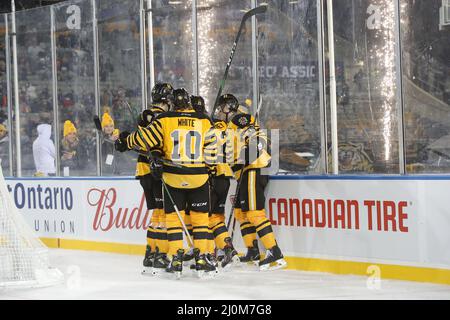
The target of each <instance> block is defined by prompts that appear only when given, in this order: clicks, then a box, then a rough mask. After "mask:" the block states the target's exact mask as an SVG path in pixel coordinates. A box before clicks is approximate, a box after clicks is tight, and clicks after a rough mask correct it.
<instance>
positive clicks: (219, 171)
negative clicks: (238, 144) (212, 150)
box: [214, 121, 233, 177]
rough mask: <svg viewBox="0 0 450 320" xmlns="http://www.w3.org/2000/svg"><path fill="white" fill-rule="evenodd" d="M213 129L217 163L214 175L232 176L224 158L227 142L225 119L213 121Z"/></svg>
mask: <svg viewBox="0 0 450 320" xmlns="http://www.w3.org/2000/svg"><path fill="white" fill-rule="evenodd" d="M214 131H215V134H216V137H217V165H216V176H217V177H232V176H233V171H231V168H230V165H229V164H228V163H227V158H226V144H227V131H228V130H227V124H226V123H225V121H215V122H214Z"/></svg>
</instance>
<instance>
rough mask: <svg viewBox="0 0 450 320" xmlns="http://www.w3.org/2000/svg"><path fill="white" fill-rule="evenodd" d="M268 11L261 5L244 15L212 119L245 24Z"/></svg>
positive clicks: (265, 6)
mask: <svg viewBox="0 0 450 320" xmlns="http://www.w3.org/2000/svg"><path fill="white" fill-rule="evenodd" d="M266 11H267V5H261V6H259V7H256V8H254V9H251V10H249V11H247V12H246V13H245V14H244V16H243V17H242V21H241V25H240V27H239V31H238V33H237V36H236V39H235V40H234V43H233V46H232V47H231V54H230V58H228V62H227V66H226V68H225V74H224V75H223V78H222V80H221V81H220V85H219V92H218V93H217V97H216V101H215V102H214V107H213V110H212V112H211V117H212V116H213V115H214V112H215V111H216V108H217V103H218V101H219V98H220V96H221V95H222V91H223V88H224V87H225V81H226V80H227V77H228V72H229V71H230V67H231V62H232V61H233V57H234V53H235V52H236V47H237V44H238V42H239V38H240V37H241V33H242V30H243V29H244V25H245V22H246V21H247V20H248V19H249V18H251V17H253V16H254V15H257V14H261V13H265V12H266Z"/></svg>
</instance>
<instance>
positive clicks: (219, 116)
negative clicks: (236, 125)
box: [213, 94, 239, 122]
mask: <svg viewBox="0 0 450 320" xmlns="http://www.w3.org/2000/svg"><path fill="white" fill-rule="evenodd" d="M238 109H239V101H238V99H237V98H236V97H235V96H234V95H232V94H224V95H222V96H220V97H219V100H218V101H217V107H216V110H215V112H214V114H213V120H221V121H225V122H229V121H230V120H231V119H232V117H233V116H234V115H235V114H236V112H237V111H238Z"/></svg>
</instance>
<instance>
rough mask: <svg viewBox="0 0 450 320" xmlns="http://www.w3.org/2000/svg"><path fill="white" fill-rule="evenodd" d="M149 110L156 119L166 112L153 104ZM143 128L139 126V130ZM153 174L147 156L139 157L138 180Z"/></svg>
mask: <svg viewBox="0 0 450 320" xmlns="http://www.w3.org/2000/svg"><path fill="white" fill-rule="evenodd" d="M147 110H150V111H151V112H152V114H153V115H154V117H155V118H156V117H157V116H158V115H160V114H161V113H163V112H164V110H163V109H162V108H161V107H160V106H158V104H152V105H151V106H150V107H149V108H147ZM139 128H141V126H138V129H139ZM152 152H153V153H155V152H158V150H152ZM150 173H151V170H150V160H149V158H148V157H147V156H144V155H139V157H138V159H137V163H136V178H137V179H139V178H140V177H143V176H146V175H148V174H150Z"/></svg>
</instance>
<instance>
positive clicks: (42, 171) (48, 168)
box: [33, 124, 56, 177]
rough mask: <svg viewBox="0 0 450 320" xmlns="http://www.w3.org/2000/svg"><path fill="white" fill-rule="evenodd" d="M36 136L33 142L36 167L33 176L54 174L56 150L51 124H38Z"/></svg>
mask: <svg viewBox="0 0 450 320" xmlns="http://www.w3.org/2000/svg"><path fill="white" fill-rule="evenodd" d="M37 131H38V137H37V139H36V140H34V142H33V158H34V165H35V167H36V173H35V176H44V177H45V176H49V175H55V173H56V167H55V158H56V151H55V145H54V143H53V141H52V140H51V139H50V137H51V135H52V126H51V125H49V124H40V125H38V126H37Z"/></svg>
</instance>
